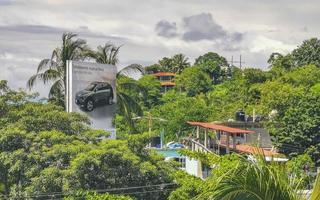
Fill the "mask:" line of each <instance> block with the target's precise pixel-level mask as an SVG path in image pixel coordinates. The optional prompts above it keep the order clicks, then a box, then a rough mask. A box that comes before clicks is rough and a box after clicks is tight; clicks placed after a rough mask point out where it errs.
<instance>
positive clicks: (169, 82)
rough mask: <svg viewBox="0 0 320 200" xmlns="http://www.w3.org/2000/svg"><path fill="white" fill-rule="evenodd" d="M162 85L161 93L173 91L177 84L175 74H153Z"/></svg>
mask: <svg viewBox="0 0 320 200" xmlns="http://www.w3.org/2000/svg"><path fill="white" fill-rule="evenodd" d="M153 75H154V76H155V77H156V78H157V79H158V80H159V81H160V84H161V92H167V91H168V90H170V89H172V88H173V87H174V86H175V85H176V84H175V83H174V78H175V76H176V74H175V73H171V72H158V73H155V74H153Z"/></svg>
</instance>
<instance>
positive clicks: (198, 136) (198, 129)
mask: <svg viewBox="0 0 320 200" xmlns="http://www.w3.org/2000/svg"><path fill="white" fill-rule="evenodd" d="M198 138H200V127H199V126H197V139H198Z"/></svg>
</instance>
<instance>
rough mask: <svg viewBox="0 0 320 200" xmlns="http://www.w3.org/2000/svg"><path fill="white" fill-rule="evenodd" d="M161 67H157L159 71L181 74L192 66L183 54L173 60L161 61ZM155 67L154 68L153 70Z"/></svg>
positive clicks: (164, 59)
mask: <svg viewBox="0 0 320 200" xmlns="http://www.w3.org/2000/svg"><path fill="white" fill-rule="evenodd" d="M158 63H159V65H160V67H156V69H157V71H164V72H173V73H181V72H182V71H183V70H184V69H185V68H188V67H189V66H190V63H189V62H188V58H187V57H186V56H185V55H183V54H176V55H174V56H172V57H171V58H167V57H164V58H162V59H161V60H159V62H158ZM154 67H155V65H154V66H153V68H154Z"/></svg>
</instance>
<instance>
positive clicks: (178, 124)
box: [151, 91, 210, 140]
mask: <svg viewBox="0 0 320 200" xmlns="http://www.w3.org/2000/svg"><path fill="white" fill-rule="evenodd" d="M162 102H164V103H163V104H162V105H160V106H158V107H156V108H154V109H152V110H151V113H152V116H158V117H163V118H165V119H166V120H167V122H165V132H166V134H165V138H166V140H176V139H178V138H180V137H182V136H186V135H189V134H190V131H191V128H190V127H188V126H186V122H187V121H205V120H206V119H207V118H208V115H209V112H210V110H209V108H208V107H207V105H206V102H205V101H204V100H203V99H202V98H201V97H188V96H187V95H186V94H183V93H178V92H175V91H170V92H167V93H166V94H164V96H163V98H162ZM158 130H161V129H158Z"/></svg>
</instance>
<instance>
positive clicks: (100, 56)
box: [87, 43, 144, 132]
mask: <svg viewBox="0 0 320 200" xmlns="http://www.w3.org/2000/svg"><path fill="white" fill-rule="evenodd" d="M120 47H121V46H119V47H116V46H114V45H113V44H109V43H106V44H105V45H104V46H98V48H97V51H88V52H87V56H88V57H91V58H93V59H95V61H96V62H97V63H101V64H112V65H116V64H117V63H118V61H119V59H118V53H119V49H120ZM130 72H140V73H142V74H144V69H143V67H142V66H141V65H139V64H131V65H129V66H127V67H125V68H123V69H122V70H120V71H119V72H118V73H117V79H118V78H121V77H122V76H128V75H129V74H130ZM126 89H133V90H138V91H140V92H141V93H144V92H143V89H142V88H141V87H140V86H139V85H138V84H136V83H135V82H125V83H122V82H117V87H116V90H117V105H118V111H119V112H120V113H121V115H123V116H124V117H125V119H126V121H127V122H128V125H129V126H130V129H131V131H132V132H134V130H135V127H134V121H133V119H132V118H133V117H134V116H133V115H134V114H136V115H139V116H140V115H142V114H143V112H142V109H141V107H140V105H139V104H138V102H136V101H135V99H133V98H132V97H131V96H129V95H128V94H126V93H125V92H124V91H125V90H126Z"/></svg>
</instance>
